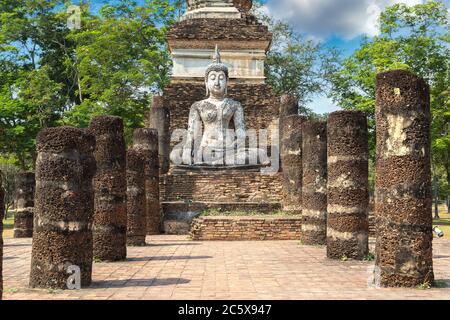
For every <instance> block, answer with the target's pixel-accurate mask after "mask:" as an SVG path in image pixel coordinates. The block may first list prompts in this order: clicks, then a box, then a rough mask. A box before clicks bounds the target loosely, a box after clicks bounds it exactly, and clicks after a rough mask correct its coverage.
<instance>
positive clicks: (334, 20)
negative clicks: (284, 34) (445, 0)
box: [265, 0, 423, 39]
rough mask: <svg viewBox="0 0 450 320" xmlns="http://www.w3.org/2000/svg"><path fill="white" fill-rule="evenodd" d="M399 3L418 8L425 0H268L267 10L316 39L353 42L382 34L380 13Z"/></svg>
mask: <svg viewBox="0 0 450 320" xmlns="http://www.w3.org/2000/svg"><path fill="white" fill-rule="evenodd" d="M395 3H405V4H407V5H416V4H419V3H423V0H267V3H266V5H265V6H266V9H265V10H267V11H268V12H269V13H270V14H271V15H272V16H274V17H275V18H277V19H282V20H287V21H289V22H290V23H291V24H292V25H294V26H295V27H296V29H297V30H298V31H300V32H304V33H307V34H309V35H311V36H313V37H317V38H326V37H328V36H331V35H336V36H338V37H342V38H345V39H352V38H354V37H357V36H359V35H362V34H366V35H369V36H374V35H376V34H378V26H377V20H378V17H379V15H380V13H381V12H382V10H383V9H384V8H386V7H387V6H389V5H392V4H395Z"/></svg>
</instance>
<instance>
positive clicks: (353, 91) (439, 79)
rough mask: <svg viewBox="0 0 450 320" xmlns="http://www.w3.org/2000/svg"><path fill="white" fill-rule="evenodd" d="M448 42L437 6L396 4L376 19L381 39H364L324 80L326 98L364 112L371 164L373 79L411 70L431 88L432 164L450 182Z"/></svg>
mask: <svg viewBox="0 0 450 320" xmlns="http://www.w3.org/2000/svg"><path fill="white" fill-rule="evenodd" d="M449 39H450V35H449V33H448V17H447V8H446V7H445V5H444V4H443V2H442V1H427V2H426V3H424V4H419V5H416V6H407V5H405V4H396V5H393V6H390V7H388V8H387V9H386V10H385V11H384V12H383V13H382V14H381V16H380V34H379V35H378V36H376V37H374V38H372V39H365V40H364V41H363V42H362V44H361V46H360V48H359V49H358V50H356V51H355V52H354V53H353V54H352V55H351V56H350V57H348V58H347V59H345V60H344V61H343V62H342V67H341V68H339V69H338V70H337V71H336V72H332V73H329V74H328V75H327V79H328V80H329V82H330V84H331V88H332V90H331V93H330V96H331V98H333V100H334V101H335V102H336V103H337V104H338V105H339V106H341V107H343V108H345V109H358V110H364V111H366V112H367V114H368V116H369V127H370V136H371V140H370V150H371V156H372V159H373V156H374V149H375V140H374V129H375V122H374V110H375V77H376V74H377V73H379V72H383V71H387V70H392V69H406V70H410V71H412V72H414V73H415V74H417V75H419V76H421V77H423V78H424V79H425V80H426V81H427V82H428V83H429V84H430V89H431V92H430V93H431V111H432V117H433V119H432V131H431V134H432V155H433V165H434V166H435V167H437V168H438V167H442V168H443V169H444V171H445V172H446V175H447V180H448V181H450V135H449V134H450V132H449V123H450V109H449V96H448V92H449V60H448V57H449V56H450V49H449V46H448V44H449ZM436 172H437V171H436Z"/></svg>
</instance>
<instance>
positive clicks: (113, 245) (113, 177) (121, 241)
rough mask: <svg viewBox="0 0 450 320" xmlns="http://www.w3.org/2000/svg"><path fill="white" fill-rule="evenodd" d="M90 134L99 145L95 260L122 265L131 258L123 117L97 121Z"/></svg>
mask: <svg viewBox="0 0 450 320" xmlns="http://www.w3.org/2000/svg"><path fill="white" fill-rule="evenodd" d="M89 130H90V131H91V132H92V134H94V136H95V138H96V141H97V145H96V148H95V153H94V155H95V159H96V161H97V173H96V174H95V177H94V204H95V210H94V225H93V229H92V231H93V235H94V257H95V258H97V259H100V260H102V261H118V260H124V259H126V255H127V247H126V244H127V236H126V231H127V204H126V192H127V182H126V147H125V139H124V136H123V121H122V118H120V117H112V116H99V117H95V118H94V119H93V120H92V122H91V125H90V128H89Z"/></svg>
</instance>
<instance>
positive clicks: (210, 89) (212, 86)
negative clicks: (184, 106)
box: [205, 46, 228, 98]
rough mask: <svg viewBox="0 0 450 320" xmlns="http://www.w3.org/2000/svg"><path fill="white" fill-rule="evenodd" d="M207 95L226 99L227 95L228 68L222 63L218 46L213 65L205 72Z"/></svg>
mask: <svg viewBox="0 0 450 320" xmlns="http://www.w3.org/2000/svg"><path fill="white" fill-rule="evenodd" d="M205 85H206V95H207V96H209V95H212V96H213V97H215V98H224V97H225V96H226V94H227V86H228V67H227V66H226V65H225V64H223V63H222V62H221V59H220V52H219V49H218V47H217V46H216V51H215V53H214V57H213V63H211V64H210V65H209V66H208V67H207V68H206V71H205Z"/></svg>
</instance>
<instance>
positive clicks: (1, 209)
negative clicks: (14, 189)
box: [0, 171, 5, 300]
mask: <svg viewBox="0 0 450 320" xmlns="http://www.w3.org/2000/svg"><path fill="white" fill-rule="evenodd" d="M2 175H3V174H2V172H1V171H0V300H2V296H3V218H4V214H5V191H4V190H3V186H2V179H1V177H2Z"/></svg>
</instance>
